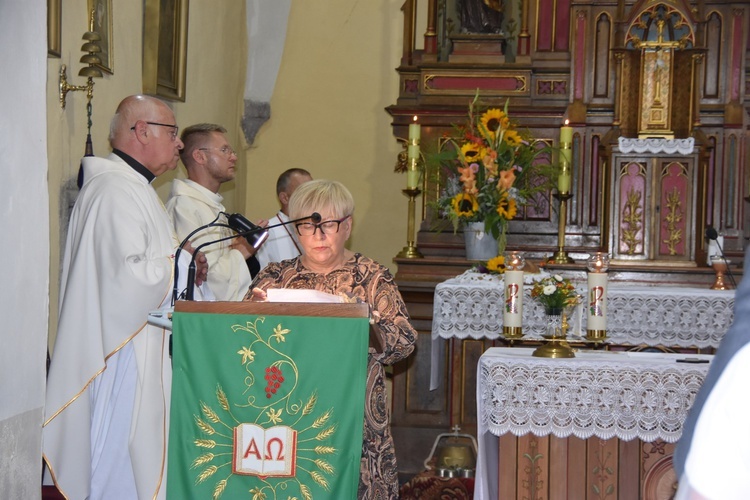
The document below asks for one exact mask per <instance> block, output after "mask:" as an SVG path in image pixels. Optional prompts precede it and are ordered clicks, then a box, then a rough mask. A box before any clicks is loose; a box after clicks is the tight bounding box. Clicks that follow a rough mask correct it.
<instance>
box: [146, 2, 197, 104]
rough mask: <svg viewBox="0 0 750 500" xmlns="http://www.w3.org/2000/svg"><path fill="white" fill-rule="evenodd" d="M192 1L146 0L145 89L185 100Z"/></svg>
mask: <svg viewBox="0 0 750 500" xmlns="http://www.w3.org/2000/svg"><path fill="white" fill-rule="evenodd" d="M187 26H188V0H145V3H144V12H143V92H144V93H146V94H151V95H156V96H159V97H163V98H165V99H171V100H175V101H185V68H186V66H187Z"/></svg>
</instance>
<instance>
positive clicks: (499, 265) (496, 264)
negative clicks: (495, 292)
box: [486, 255, 505, 273]
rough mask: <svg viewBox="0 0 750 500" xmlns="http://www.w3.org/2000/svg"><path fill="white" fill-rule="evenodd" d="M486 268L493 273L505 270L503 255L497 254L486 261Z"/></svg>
mask: <svg viewBox="0 0 750 500" xmlns="http://www.w3.org/2000/svg"><path fill="white" fill-rule="evenodd" d="M486 267H487V270H488V271H492V272H493V273H502V272H505V257H503V256H502V255H498V256H497V257H494V258H492V259H490V260H488V261H487V266H486Z"/></svg>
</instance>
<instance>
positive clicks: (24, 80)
mask: <svg viewBox="0 0 750 500" xmlns="http://www.w3.org/2000/svg"><path fill="white" fill-rule="evenodd" d="M46 12H47V6H46V3H45V1H44V0H29V1H28V2H1V3H0V46H2V47H3V50H2V51H0V67H2V68H3V72H4V74H3V92H2V93H0V109H2V113H1V114H0V177H2V179H3V180H2V182H0V200H1V201H0V234H2V235H3V237H2V240H1V241H2V243H3V263H4V265H3V283H2V287H0V318H1V319H2V328H1V329H0V340H2V346H3V347H2V349H0V443H2V446H0V450H1V451H0V492H2V493H0V496H2V497H3V498H8V499H24V500H26V499H35V498H39V496H40V488H39V478H40V477H41V471H42V468H41V467H42V465H41V431H40V429H41V424H42V409H43V406H44V383H45V370H44V367H45V364H44V362H45V355H46V340H47V321H48V317H47V310H48V300H49V296H48V283H49V280H48V272H47V271H48V267H47V262H48V261H49V242H48V240H47V230H48V228H49V217H48V209H47V154H46V150H47V137H46V128H45V121H46V109H45V105H44V102H45V86H44V81H45V71H46V61H45V58H46V53H47V47H46V39H45V37H44V36H40V34H41V33H43V32H44V31H43V30H42V29H41V28H43V27H45V26H46ZM34 27H38V28H40V29H34Z"/></svg>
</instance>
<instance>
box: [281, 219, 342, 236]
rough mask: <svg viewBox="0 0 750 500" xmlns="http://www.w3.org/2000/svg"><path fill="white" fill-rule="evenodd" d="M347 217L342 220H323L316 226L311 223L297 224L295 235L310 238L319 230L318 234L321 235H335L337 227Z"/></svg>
mask: <svg viewBox="0 0 750 500" xmlns="http://www.w3.org/2000/svg"><path fill="white" fill-rule="evenodd" d="M349 217H350V216H349V215H347V216H346V217H344V218H343V219H338V220H337V219H333V220H324V221H323V222H318V223H317V224H315V223H313V222H300V223H299V224H295V226H296V227H297V234H299V235H300V236H312V235H313V234H315V233H316V232H317V230H318V229H320V232H321V233H323V234H336V233H338V232H339V226H341V223H342V222H344V221H345V220H346V219H348V218H349Z"/></svg>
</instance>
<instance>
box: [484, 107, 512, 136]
mask: <svg viewBox="0 0 750 500" xmlns="http://www.w3.org/2000/svg"><path fill="white" fill-rule="evenodd" d="M480 122H481V123H482V126H481V127H479V132H480V133H481V134H482V136H483V137H484V138H485V139H487V140H488V141H490V142H494V141H495V136H496V134H497V130H498V129H501V130H506V129H507V128H508V127H509V126H510V120H509V119H508V116H507V115H506V114H505V113H504V112H502V111H500V110H499V109H497V108H492V109H488V110H487V111H486V112H485V113H484V114H483V115H482V118H481V119H480Z"/></svg>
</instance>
